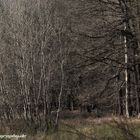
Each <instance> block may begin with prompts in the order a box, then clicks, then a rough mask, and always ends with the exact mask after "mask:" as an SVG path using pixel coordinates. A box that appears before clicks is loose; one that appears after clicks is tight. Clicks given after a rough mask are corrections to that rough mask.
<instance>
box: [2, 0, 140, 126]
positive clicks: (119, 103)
mask: <svg viewBox="0 0 140 140" xmlns="http://www.w3.org/2000/svg"><path fill="white" fill-rule="evenodd" d="M139 9H140V3H139V2H138V0H135V1H129V2H128V1H126V0H94V1H93V0H80V1H79V0H75V1H72V0H30V1H28V0H12V1H11V0H0V44H1V45H0V88H1V90H0V99H1V102H0V118H1V121H5V120H7V121H13V120H15V119H24V120H25V121H26V122H27V123H29V124H30V123H32V124H33V123H34V124H36V125H37V126H44V127H46V128H49V127H51V126H56V125H57V124H58V119H59V112H60V111H62V110H78V109H79V108H81V111H87V112H89V113H90V112H92V111H94V110H95V109H96V110H98V112H99V111H100V112H101V113H102V115H103V114H108V113H114V114H119V115H126V116H127V117H129V116H130V115H138V114H139V110H140V109H139V108H140V103H139V102H140V97H139V91H140V89H139V88H140V87H139V84H140V76H139V74H140V66H139V40H140V32H139V28H140V27H139V17H140V16H139V13H140V10H139ZM44 122H45V123H44Z"/></svg>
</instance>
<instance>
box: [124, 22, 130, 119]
mask: <svg viewBox="0 0 140 140" xmlns="http://www.w3.org/2000/svg"><path fill="white" fill-rule="evenodd" d="M126 29H127V25H126V23H125V25H124V30H126ZM124 45H125V46H124V47H125V66H126V67H125V113H126V117H127V118H129V106H128V94H129V88H128V86H129V85H128V47H127V38H126V36H124Z"/></svg>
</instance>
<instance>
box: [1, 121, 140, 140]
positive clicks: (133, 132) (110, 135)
mask: <svg viewBox="0 0 140 140" xmlns="http://www.w3.org/2000/svg"><path fill="white" fill-rule="evenodd" d="M31 132H32V131H31ZM31 132H30V133H28V134H27V131H26V133H25V134H27V138H26V140H139V137H140V123H139V122H132V123H128V122H119V123H115V122H113V121H109V122H106V121H102V122H100V123H95V121H92V122H91V121H86V120H78V119H77V121H76V119H75V120H65V121H61V122H60V124H59V128H58V131H56V132H52V131H49V132H48V133H45V132H41V131H38V132H36V133H33V134H31ZM12 133H13V132H12V131H11V130H10V129H9V128H8V127H7V128H6V129H5V131H4V130H3V131H1V134H12ZM22 133H23V132H22ZM12 140H14V139H12Z"/></svg>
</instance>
